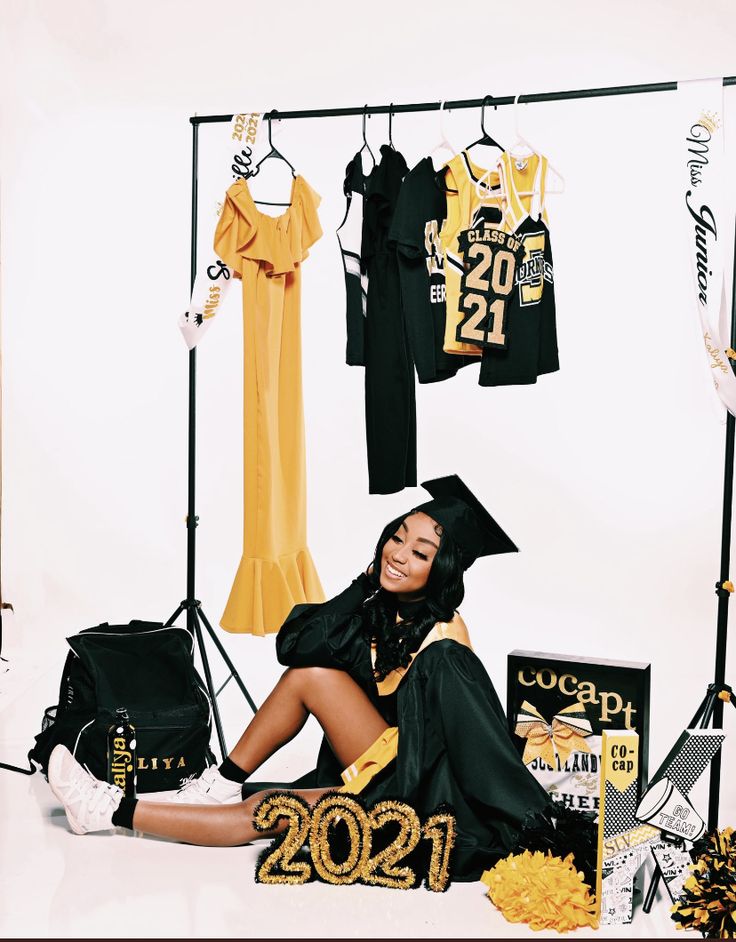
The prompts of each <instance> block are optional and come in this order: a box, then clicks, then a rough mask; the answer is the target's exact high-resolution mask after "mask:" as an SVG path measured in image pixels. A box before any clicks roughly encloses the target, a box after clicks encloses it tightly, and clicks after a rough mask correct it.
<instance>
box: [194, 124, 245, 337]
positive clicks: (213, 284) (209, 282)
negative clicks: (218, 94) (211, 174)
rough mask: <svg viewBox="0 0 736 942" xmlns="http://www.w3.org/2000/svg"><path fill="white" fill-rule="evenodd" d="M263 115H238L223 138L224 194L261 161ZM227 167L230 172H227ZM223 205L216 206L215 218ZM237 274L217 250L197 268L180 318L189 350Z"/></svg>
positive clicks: (202, 333) (221, 161) (221, 301)
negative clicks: (192, 285)
mask: <svg viewBox="0 0 736 942" xmlns="http://www.w3.org/2000/svg"><path fill="white" fill-rule="evenodd" d="M260 130H261V115H260V114H259V113H250V114H236V115H233V119H232V121H231V122H230V124H229V125H228V134H227V137H226V138H223V139H222V144H221V154H220V155H219V156H218V158H217V159H218V165H219V166H221V168H222V183H223V185H222V188H221V190H220V192H222V193H224V192H225V191H226V190H227V189H228V187H229V186H230V185H231V183H232V181H233V179H237V178H238V177H247V176H248V173H249V171H250V170H251V167H252V166H253V165H254V164H255V163H256V162H257V161H256V158H255V156H254V155H255V152H256V149H257V147H258V146H259V143H260V142H259V132H260ZM226 168H227V169H226ZM220 212H221V206H220V205H218V206H217V207H216V212H215V218H217V217H218V216H219V215H220ZM233 280H234V278H233V273H232V271H231V270H230V269H229V268H228V266H227V265H226V264H225V263H224V262H223V261H222V259H221V258H218V256H217V255H216V254H215V251H214V250H213V249H210V250H209V251H208V252H207V253H205V255H204V257H203V260H202V261H201V262H200V264H199V265H198V267H197V276H196V278H195V280H194V288H193V289H192V297H191V300H190V302H189V310H188V311H185V313H184V314H182V316H181V317H180V318H179V329H180V330H181V332H182V334H183V335H184V340H185V341H186V344H187V346H188V347H189V349H190V350H191V349H193V348H194V347H195V346H196V344H197V343H199V341H200V340H201V339H202V337H203V336H204V334H205V331H206V330H207V328H208V327H209V326H210V324H211V323H212V321H213V320H214V319H215V317H216V315H217V314H218V312H219V310H220V308H221V307H222V304H223V301H224V300H225V297H226V295H227V293H228V290H229V288H230V285H231V284H232V283H233Z"/></svg>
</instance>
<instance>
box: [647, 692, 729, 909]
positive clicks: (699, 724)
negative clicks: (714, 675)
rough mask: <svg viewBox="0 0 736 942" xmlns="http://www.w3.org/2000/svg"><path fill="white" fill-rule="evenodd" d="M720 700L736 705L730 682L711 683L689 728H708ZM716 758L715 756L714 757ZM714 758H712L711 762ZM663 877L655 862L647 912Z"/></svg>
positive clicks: (711, 824)
mask: <svg viewBox="0 0 736 942" xmlns="http://www.w3.org/2000/svg"><path fill="white" fill-rule="evenodd" d="M718 702H721V703H731V704H732V705H733V706H734V707H736V702H734V699H733V691H732V689H731V687H729V685H728V684H725V683H723V684H716V683H713V684H709V685H708V689H707V691H706V694H705V696H704V697H703V701H702V703H701V704H700V706H699V707H698V709H697V710H696V711H695V715H694V716H693V718H692V720H690V723H689V724H688V727H687V729H708V728H709V727H710V726H711V724H712V722H713V714H714V712H715V709H716V705H717V704H718ZM714 758H715V757H714ZM712 761H713V759H711V762H712ZM708 826H709V828H711V829H713V828H715V827H717V822H709V825H708ZM663 836H664V837H665V838H667V839H668V840H671V842H672V844H673V845H674V846H683V847H684V843H682V842H681V841H680V840H678V839H677V838H676V837H669V836H668V835H663ZM661 878H662V871H661V869H660V867H659V863H655V867H654V873H653V874H652V879H651V881H650V883H649V887H648V889H647V892H646V896H645V897H644V905H643V909H644V912H645V913H649V912H650V911H651V908H652V906H653V904H654V899H655V897H656V895H657V888H658V886H659V883H660V880H661Z"/></svg>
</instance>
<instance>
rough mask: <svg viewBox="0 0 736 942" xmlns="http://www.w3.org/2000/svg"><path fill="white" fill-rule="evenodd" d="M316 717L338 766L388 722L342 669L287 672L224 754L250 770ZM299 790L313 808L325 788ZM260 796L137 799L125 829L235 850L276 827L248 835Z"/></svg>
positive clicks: (354, 755)
mask: <svg viewBox="0 0 736 942" xmlns="http://www.w3.org/2000/svg"><path fill="white" fill-rule="evenodd" d="M310 713H311V714H312V715H313V716H315V717H316V719H317V721H318V722H319V724H320V726H321V727H322V729H323V730H324V732H325V735H326V736H327V739H328V740H329V743H330V746H331V747H332V751H333V752H334V753H335V755H336V756H337V758H338V760H339V761H340V762H341V763H342V764H343V765H344V766H345V767H347V766H349V765H352V764H353V762H355V760H356V759H358V758H359V757H360V755H361V754H362V753H363V752H365V750H366V749H367V748H368V747H369V746H370V745H371V744H372V743H373V742H375V741H376V739H378V737H379V736H380V735H381V733H383V732H384V731H385V730H386V729H388V724H387V723H386V721H385V720H384V719H383V717H382V716H381V714H380V713H379V712H378V710H377V709H376V708H375V707H374V706H373V704H372V703H371V701H370V700H369V699H368V697H367V696H366V694H365V693H364V691H363V690H362V689H361V688H360V687H359V686H358V684H356V683H355V681H354V680H353V679H352V678H351V677H350V676H349V675H348V674H346V673H345V672H344V671H339V670H332V669H331V668H322V667H300V668H290V669H289V670H287V671H286V672H285V673H284V674H283V675H282V677H281V679H280V680H279V682H278V683H277V684H276V686H275V687H274V689H273V691H272V692H271V694H270V695H269V696H268V698H267V699H266V700H265V702H264V704H263V706H262V707H261V708H260V709H259V710H258V712H257V713H256V715H255V716H254V717H253V719H252V720H251V722H250V724H249V725H248V728H247V729H246V730H245V732H244V733H243V735H242V736H241V737H240V740H239V741H238V744H237V745H236V746H235V748H234V749H233V751H232V752H231V753H230V759H231V761H233V762H234V763H235V764H236V765H238V766H239V767H240V768H241V769H244V770H246V771H249V772H250V771H254V770H255V769H257V768H258V766H259V765H261V763H263V762H265V761H266V759H268V757H269V756H271V755H273V753H274V752H275V751H276V750H277V749H278V748H279V747H280V746H283V745H284V744H285V743H287V742H289V741H290V740H291V739H293V738H294V736H296V734H297V733H298V732H299V730H300V729H301V728H302V726H304V723H305V722H306V720H307V717H308V716H309V714H310ZM333 790H334V789H325V788H322V789H303V790H300V791H295V792H294V794H296V795H301V797H302V798H304V799H305V800H306V801H308V802H309V803H310V805H311V804H314V802H315V801H317V799H318V798H320V797H321V796H322V795H324V794H325V792H327V791H333ZM266 794H268V793H267V792H259V793H258V794H256V795H252V796H251V797H250V798H248V799H247V800H246V801H243V802H240V803H238V804H235V805H185V804H173V803H171V804H169V803H167V804H159V803H154V802H148V801H139V802H138V804H137V805H136V806H135V812H134V815H133V827H134V828H135V829H136V830H137V831H143V832H144V833H145V834H155V835H156V836H158V837H170V838H174V839H175V840H178V841H184V842H186V843H187V844H204V845H207V846H210V847H235V846H237V845H239V844H247V843H249V842H250V841H253V840H256V839H258V838H259V837H270V836H272V835H274V834H277V833H278V832H279V831H281V830H283V828H284V826H285V823H283V822H282V823H281V824H280V825H279V826H278V827H276V828H274V829H273V830H272V831H268V832H264V831H256V829H255V828H254V827H253V811H254V810H255V808H256V806H257V805H258V804H259V802H260V801H261V800H262V799H263V798H264V797H265V795H266Z"/></svg>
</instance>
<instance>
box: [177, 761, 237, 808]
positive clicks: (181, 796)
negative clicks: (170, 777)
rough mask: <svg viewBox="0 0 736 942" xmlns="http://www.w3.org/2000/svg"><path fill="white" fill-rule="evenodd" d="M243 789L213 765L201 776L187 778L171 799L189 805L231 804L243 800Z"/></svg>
mask: <svg viewBox="0 0 736 942" xmlns="http://www.w3.org/2000/svg"><path fill="white" fill-rule="evenodd" d="M242 789H243V786H242V785H239V784H238V783H237V782H231V781H230V779H227V778H225V777H224V776H223V775H221V774H220V770H219V769H218V768H217V766H216V765H211V766H210V767H209V768H207V769H205V770H204V772H202V774H201V775H200V776H199V778H190V779H187V781H186V782H184V784H183V785H182V786H181V788H180V789H179V791H178V792H177V793H176V794H175V795H172V796H171V798H170V799H169V800H170V801H177V802H181V803H182V804H188V805H231V804H235V803H236V802H238V801H241V800H242V799H241V792H242Z"/></svg>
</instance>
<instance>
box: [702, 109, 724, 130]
mask: <svg viewBox="0 0 736 942" xmlns="http://www.w3.org/2000/svg"><path fill="white" fill-rule="evenodd" d="M699 124H702V125H703V127H704V128H707V129H708V130H709V131H710V133H711V134H715V133H716V131H717V130H718V128H719V127H720V126H721V124H722V121H721V116H720V115H719V114H718V112H717V111H704V112H703V113H702V114H701V116H700V121H699Z"/></svg>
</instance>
